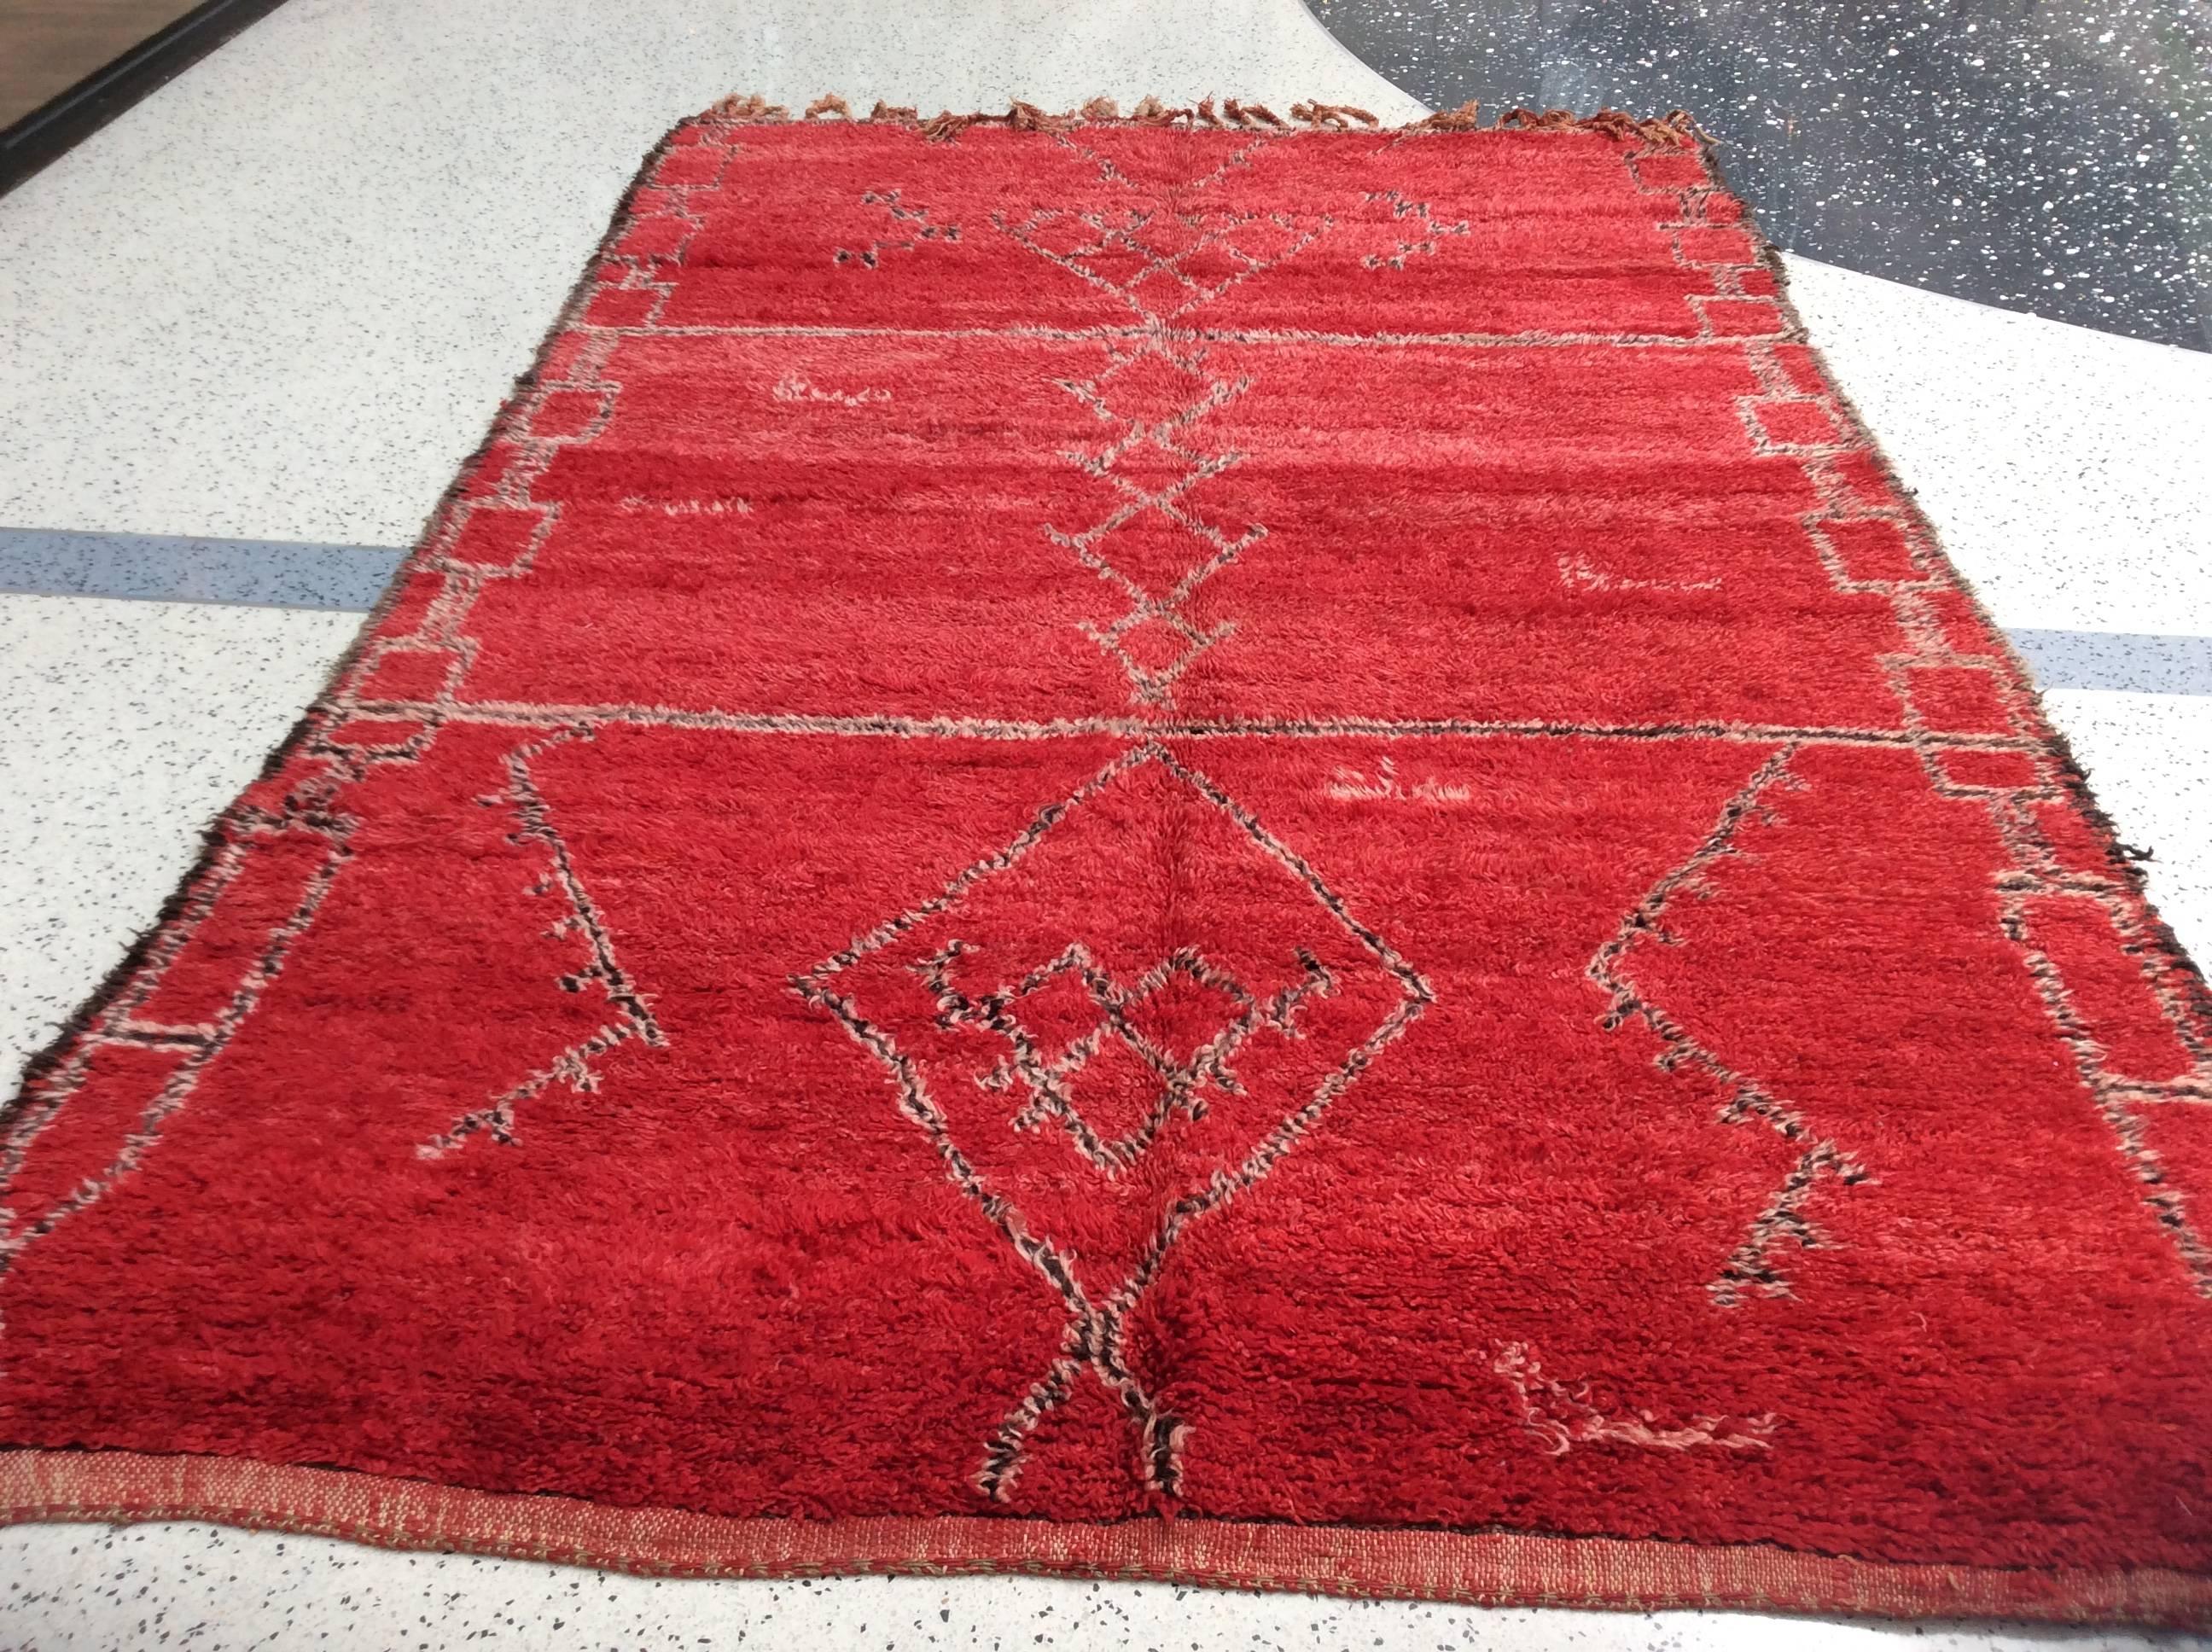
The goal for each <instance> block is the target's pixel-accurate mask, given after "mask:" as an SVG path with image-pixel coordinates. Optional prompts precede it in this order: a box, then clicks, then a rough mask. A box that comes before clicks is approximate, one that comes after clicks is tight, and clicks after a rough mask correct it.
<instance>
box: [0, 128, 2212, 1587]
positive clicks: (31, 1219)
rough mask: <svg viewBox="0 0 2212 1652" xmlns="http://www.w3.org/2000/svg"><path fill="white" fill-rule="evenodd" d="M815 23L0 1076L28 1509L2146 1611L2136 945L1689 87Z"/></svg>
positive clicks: (2163, 1529) (674, 1560)
mask: <svg viewBox="0 0 2212 1652" xmlns="http://www.w3.org/2000/svg"><path fill="white" fill-rule="evenodd" d="M824 108H825V112H827V114H828V116H829V118H825V119H820V120H807V121H799V120H786V119H783V118H781V112H780V111H771V110H768V109H765V108H763V107H762V106H757V105H756V104H751V103H747V104H742V105H734V106H726V107H725V108H723V109H721V110H718V111H716V112H713V113H711V114H709V115H708V116H706V117H704V118H701V119H698V120H696V121H692V122H690V123H688V124H686V125H684V126H683V127H682V128H680V129H679V130H678V131H676V132H675V133H674V134H673V135H672V136H671V137H670V138H669V139H668V140H667V142H666V143H665V145H664V146H663V147H662V149H660V150H659V152H658V153H657V154H656V155H654V156H653V159H652V161H650V163H649V164H648V165H647V168H646V170H645V172H644V173H643V174H642V176H641V179H640V181H639V183H638V185H637V186H636V188H635V191H633V192H632V194H631V195H630V197H629V200H628V201H627V203H625V204H624V206H623V210H622V213H621V216H620V219H619V221H618V222H617V224H616V226H615V228H614V229H613V230H612V232H611V234H610V235H609V236H608V238H607V240H606V242H605V248H604V250H603V252H602V253H601V254H600V255H599V258H598V260H597V261H596V263H595V264H593V265H592V269H591V270H590V271H589V272H588V275H587V276H586V280H585V282H584V283H583V285H582V286H581V287H580V289H579V291H578V294H577V295H576V298H575V300H574V302H573V303H572V305H571V306H570V307H569V309H568V313H567V314H566V315H565V317H564V318H563V319H562V323H561V325H559V327H558V328H557V329H556V331H555V332H554V333H553V335H552V337H551V338H550V341H549V342H548V343H547V344H546V346H545V348H544V353H543V355H542V356H541V357H540V359H539V361H538V365H537V367H536V369H535V371H534V373H533V374H532V376H531V377H530V379H529V380H526V381H525V383H524V385H523V386H522V387H521V389H520V391H519V392H518V393H517V395H516V397H515V398H514V399H513V402H512V403H511V404H509V405H508V407H507V410H506V411H505V412H504V413H503V414H502V415H501V417H500V420H499V422H498V425H497V427H496V428H495V432H494V434H493V435H492V437H491V438H490V440H489V441H488V443H487V444H486V445H485V446H484V447H483V450H482V452H480V453H479V454H478V456H477V458H476V459H474V460H472V461H471V464H470V465H469V466H468V467H467V470H466V471H465V474H464V475H463V477H461V479H460V481H459V483H457V485H456V486H455V488H454V489H453V493H452V495H451V496H450V497H449V498H448V500H447V501H446V503H445V505H444V506H443V507H442V508H441V511H440V513H439V514H438V516H437V518H436V519H435V522H434V523H433V524H432V525H431V527H430V529H429V531H428V533H427V535H426V537H425V538H424V540H423V542H422V547H421V549H420V550H419V551H418V552H417V553H416V556H415V557H414V559H413V561H412V562H410V564H409V566H408V568H407V570H406V572H405V574H404V577H403V579H402V580H401V582H400V584H399V586H398V588H397V590H396V591H395V592H394V594H393V595H392V598H391V599H390V600H389V601H388V603H387V604H386V606H385V608H384V609H383V610H382V611H381V612H380V613H379V615H378V616H376V619H375V621H374V623H373V625H372V627H371V628H370V630H369V633H368V635H367V637H366V639H365V641H363V643H362V646H361V647H360V648H359V649H358V650H357V652H356V654H355V655H354V656H353V658H352V659H350V660H349V663H348V664H347V665H346V666H345V668H344V669H343V672H342V673H341V675H340V676H339V677H338V678H337V681H336V683H335V684H334V686H333V687H332V689H331V692H330V694H329V695H328V697H327V698H326V699H325V701H324V702H323V703H322V704H321V705H320V706H319V708H317V710H316V711H315V712H314V713H313V715H312V716H311V717H310V719H309V720H307V723H306V724H305V725H303V726H302V730H301V733H300V734H299V736H298V737H297V738H295V740H294V741H293V743H292V744H290V745H289V747H288V748H287V750H285V751H284V752H283V754H282V755H281V756H280V757H279V758H278V759H276V760H275V761H273V762H272V763H271V764H270V768H269V769H268V770H267V773H266V774H265V776H264V778H263V779H262V780H260V781H258V783H257V784H256V785H254V786H253V787H252V789H251V790H250V791H248V792H247V793H246V796H245V797H244V798H242V799H240V802H239V803H238V805H237V806H236V807H235V808H234V810H233V811H231V813H230V814H229V815H228V817H227V818H226V819H225V820H224V822H223V823H222V826H221V827H220V829H218V830H217V832H216V834H215V835H214V838H213V840H212V842H211V845H210V849H209V851H208V853H207V856H206V859H205V860H204V863H203V864H202V865H201V866H200V867H199V869H198V870H197V872H195V873H194V874H193V876H192V878H191V880H190V882H189V883H188V884H187V885H186V886H185V889H184V890H182V891H181V892H180V893H179V896H177V899H176V901H175V902H174V904H173V907H172V908H171V909H170V910H169V912H168V913H167V914H166V915H165V917H164V918H163V920H162V921H161V926H160V927H159V928H158V929H157V930H156V931H155V932H154V933H153V934H152V935H151V936H150V937H149V939H148V940H147V942H146V943H145V944H143V946H142V947H141V949H140V950H139V951H138V953H137V955H136V957H134V958H133V959H132V961H131V963H130V964H129V965H128V966H127V967H126V968H125V969H124V970H123V971H122V972H120V973H119V974H118V976H117V978H116V979H115V981H113V983H112V985H111V987H109V988H108V990H107V991H106V993H104V994H103V995H102V996H101V997H100V999H99V1000H98V1001H97V1002H96V1003H95V1004H94V1005H93V1006H92V1007H91V1008H90V1009H89V1010H88V1011H87V1012H86V1013H85V1015H84V1016H83V1017H82V1018H81V1019H80V1021H79V1023H77V1024H76V1026H75V1027H73V1028H72V1029H70V1033H69V1035H68V1036H67V1037H66V1038H65V1039H64V1042H62V1043H61V1045H60V1046H59V1047H58V1048H57V1049H56V1050H55V1051H54V1052H53V1053H52V1054H51V1055H50V1056H48V1057H47V1058H46V1060H44V1061H43V1062H42V1063H41V1064H40V1066H39V1068H38V1070H37V1071H36V1072H34V1074H33V1078H32V1081H31V1083H30V1084H29V1085H28V1087H27V1090H26V1091H25V1093H24V1096H23V1097H22V1098H21V1101H20V1102H17V1103H16V1105H15V1108H14V1109H13V1111H12V1114H11V1115H10V1117H9V1134H8V1136H7V1145H6V1157H5V1160H4V1163H0V1170H4V1174H5V1176H6V1194H5V1200H4V1203H5V1206H6V1210H5V1226H4V1241H3V1242H0V1266H3V1267H4V1278H0V1443H5V1444H6V1445H8V1446H9V1447H11V1448H14V1449H12V1450H10V1451H9V1453H7V1454H6V1455H4V1456H0V1504H5V1505H6V1507H7V1509H8V1510H9V1513H11V1514H12V1515H13V1516H14V1517H15V1518H17V1519H51V1518H57V1517H59V1518H69V1519H97V1520H118V1519H132V1518H143V1517H150V1516H170V1515H195V1516H207V1517H212V1518H216V1519H221V1520H227V1521H236V1522H240V1523H244V1524H247V1525H258V1526H272V1527H279V1528H282V1529H287V1530H298V1531H313V1532H325V1533H337V1534H343V1535H346V1536H351V1537H357V1538H364V1539H368V1540H374V1541H379V1542H387V1543H396V1544H405V1545H411V1546H453V1547H458V1548H462V1549H472V1550H481V1551H485V1552H499V1553H520V1554H528V1555H538V1556H548V1557H552V1558H561V1559H571V1560H580V1561H588V1562H591V1563H592V1564H603V1565H614V1566H624V1567H633V1568H636V1569H639V1570H666V1571H675V1572H685V1573H714V1574H748V1573H754V1574H757V1573H781V1572H794V1571H836V1570H871V1569H876V1570H882V1569H890V1570H968V1569H977V1568H1026V1569H1033V1570H1060V1571H1071V1572H1080V1573H1088V1574H1095V1575H1111V1576H1154V1577H1172V1578H1182V1579H1189V1580H1195V1581H1200V1582H1221V1583H1241V1584H1260V1585H1273V1586H1283V1587H1297V1588H1319V1589H1332V1590H1341V1591H1346V1592H1352V1593H1367V1594H1407V1595H1419V1596H1425V1597H1438V1598H1454V1599H1463V1600H1518V1601H1555V1602H1578V1603H1588V1602H1599V1603H1613V1604H1627V1603H1635V1604H1638V1605H1645V1606H1650V1605H1662V1604H1682V1603H1707V1604H1711V1603H1718V1604H1729V1605H1760V1606H1778V1607H1793V1608H1806V1609H1820V1610H1842V1611H1857V1612H1869V1613H1893V1614H1912V1613H1928V1614H1958V1613H1967V1614H1993V1615H2026V1616H2035V1617H2051V1618H2075V1619H2135V1620H2142V1621H2146V1622H2160V1621H2172V1622H2188V1621H2197V1622H2203V1621H2207V1620H2208V1619H2212V1576H2208V1574H2212V1248H2208V1242H2207V1235H2208V1233H2212V1225H2208V1224H2212V1105H2208V1103H2212V1079H2209V1078H2208V1070H2209V1069H2208V1059H2207V1052H2208V1042H2207V1040H2208V1017H2207V1014H2206V1001H2205V998H2204V994H2203V987H2202V982H2201V981H2200V980H2199V979H2198V978H2197V976H2196V975H2194V974H2193V972H2192V971H2191V969H2190V968H2189V966H2188V965H2187V963H2186V962H2185V960H2184V959H2182V958H2181V957H2179V954H2178V953H2177V952H2176V951H2174V949H2173V947H2172V944H2171V942H2170V940H2169V939H2168V938H2167V937H2166V933H2165V932H2164V931H2163V930H2162V929H2161V928H2160V926H2159V925H2158V923H2157V922H2156V920H2155V919H2154V917H2153V916H2152V914H2150V913H2149V912H2148V910H2147V908H2145V905H2144V903H2143V901H2142V897H2141V895H2140V893H2139V889H2138V880H2137V879H2136V877H2135V875H2134V873H2133V871H2132V868H2131V866H2130V864H2129V862H2128V861H2127V859H2126V858H2125V856H2124V853H2123V852H2122V851H2120V850H2119V849H2118V847H2116V846H2115V844H2114V843H2113V841H2112V837H2111V835H2110V834H2109V832H2108V831H2107V829H2106V827H2105V826H2104V825H2103V823H2101V821H2100V819H2099V817H2097V816H2096V815H2095V814H2094V813H2093V811H2092V810H2091V808H2090V806H2089V805H2088V802H2087V798H2086V797H2085V795H2084V793H2083V792H2082V790H2081V785H2080V782H2079V778H2078V775H2077V774H2075V771H2074V770H2073V769H2072V768H2071V767H2070V766H2069V762H2068V761H2067V759H2066V756H2065V755H2064V753H2063V750H2060V749H2059V748H2058V746H2057V744H2056V743H2055V742H2054V740H2053V738H2052V737H2051V732H2050V731H2049V729H2048V727H2047V726H2045V723H2044V721H2043V720H2042V718H2041V716H2040V714H2039V712H2038V710H2037V708H2036V707H2035V704H2034V702H2033V699H2032V697H2031V695H2030V694H2029V692H2028V689H2027V685H2026V683H2025V682H2024V679H2023V677H2022V675H2021V671H2020V669H2019V667H2018V666H2017V665H2016V664H2015V662H2014V661H2013V659H2011V657H2010V656H2009V655H2008V653H2006V651H2005V648H2004V647H2003V644H2002V641H2000V640H1999V638H1998V637H1997V635H1996V634H1995V633H1994V632H1992V630H1991V629H1990V626H1989V624H1988V623H1987V622H1986V621H1985V620H1984V617H1983V616H1981V614H1980V613H1979V612H1978V610H1977V609H1976V607H1975V605H1974V604H1973V602H1972V599H1971V598H1969V597H1968V595H1967V594H1966V592H1965V591H1964V590H1963V589H1962V588H1961V586H1960V583H1959V581H1958V580H1957V578H1956V576H1955V575H1954V574H1953V573H1952V572H1951V570H1950V569H1949V568H1948V566H1946V564H1945V563H1944V562H1943V560H1942V556H1941V555H1940V554H1939V553H1938V552H1937V550H1936V548H1935V546H1934V545H1933V544H1931V543H1930V542H1929V537H1928V533H1927V531H1926V528H1925V526H1924V525H1923V523H1922V521H1921V520H1920V519H1919V517H1918V516H1917V514H1916V513H1914V511H1913V509H1912V507H1911V505H1910V503H1909V502H1908V501H1907V500H1906V498H1905V495H1903V494H1901V493H1900V491H1899V489H1898V487H1897V484H1895V483H1893V481H1892V480H1891V479H1890V478H1889V477H1888V476H1887V473H1886V471H1885V470H1884V468H1883V465H1882V464H1881V460H1880V459H1879V458H1878V457H1877V456H1876V454H1875V452H1874V450H1873V448H1872V446H1871V445H1870V444H1869V440H1868V438H1867V436H1866V434H1865V433H1864V432H1863V430H1862V429H1861V428H1859V427H1858V425H1857V422H1856V421H1855V418H1854V416H1853V415H1852V413H1851V410H1850V408H1849V407H1848V406H1846V405H1845V404H1844V402H1843V400H1842V399H1841V398H1840V397H1839V396H1838V394H1837V392H1836V391H1835V389H1834V387H1833V386H1832V384H1831V383H1830V381H1829V380H1828V379H1827V378H1826V375H1825V374H1824V373H1823V371H1822V368H1821V366H1820V362H1819V361H1818V359H1817V358H1816V357H1815V356H1814V354H1813V353H1812V351H1811V349H1809V348H1808V345H1807V344H1806V343H1805V342H1804V340H1803V337H1802V332H1801V331H1800V330H1799V327H1798V325H1797V324H1796V320H1795V319H1794V318H1793V316H1792V315H1791V313H1790V310H1789V309H1788V307H1786V305H1785V304H1784V302H1783V301H1782V299H1781V297H1780V295H1778V292H1777V290H1776V282H1775V275H1774V266H1773V264H1772V261H1771V258H1768V257H1767V255H1766V254H1765V251H1764V250H1763V249H1762V248H1761V247H1760V246H1759V243H1758V242H1757V241H1756V240H1754V239H1753V235H1752V234H1751V233H1750V232H1749V231H1748V229H1747V228H1746V227H1745V225H1744V223H1743V222H1742V220H1741V212H1740V210H1739V208H1738V206H1737V204H1736V203H1735V201H1734V200H1733V199H1731V198H1730V197H1729V196H1728V195H1727V194H1726V193H1725V192H1724V191H1722V190H1721V189H1720V188H1719V187H1718V186H1717V185H1716V183H1715V182H1714V179H1713V177H1712V175H1711V173H1710V172H1709V170H1708V167H1707V163H1706V161H1705V159H1703V158H1702V156H1701V155H1700V153H1699V149H1698V148H1697V146H1696V145H1695V143H1693V142H1692V137H1691V129H1690V128H1689V127H1688V126H1687V124H1686V122H1677V123H1672V124H1669V123H1644V124H1641V125H1639V124H1636V123H1632V122H1629V121H1627V120H1626V119H1623V118H1612V117H1608V118H1601V119H1598V120H1595V121H1589V122H1583V123H1580V124H1572V123H1568V122H1565V121H1563V120H1546V119H1538V120H1531V121H1528V122H1526V123H1525V125H1524V127H1523V129H1518V130H1506V129H1487V130H1474V129H1473V122H1472V120H1471V118H1465V117H1446V118H1443V119H1442V120H1439V121H1435V122H1432V123H1430V124H1429V125H1426V126H1425V127H1424V128H1419V129H1413V130H1409V131H1372V130H1370V129H1369V127H1368V125H1366V124H1365V123H1364V120H1363V118H1361V117H1359V116H1358V115H1357V114H1356V113H1354V112H1347V111H1339V110H1329V109H1315V108H1313V107H1310V106H1307V107H1303V108H1301V109H1300V110H1298V111H1297V117H1298V118H1299V119H1301V120H1302V121H1304V122H1305V123H1306V127H1305V129H1287V128H1286V127H1285V124H1284V123H1282V122H1280V121H1278V120H1277V119H1276V118H1275V117H1274V115H1273V112H1265V111H1258V110H1254V109H1250V108H1243V109H1239V108H1237V107H1235V106H1225V107H1224V108H1222V109H1219V110H1216V109H1214V108H1212V107H1210V106H1209V107H1206V108H1205V109H1202V110H1200V111H1198V112H1167V111H1159V110H1158V109H1157V108H1156V107H1153V106H1146V108H1145V109H1144V110H1143V111H1142V112H1141V113H1142V116H1143V117H1144V118H1140V119H1138V120H1134V121H1111V120H1108V119H1106V118H1103V116H1104V114H1105V111H1103V110H1102V109H1097V108H1094V109H1093V110H1092V111H1090V112H1089V113H1090V114H1091V116H1092V117H1093V118H1091V119H1089V120H1086V121H1083V122H1080V123H1077V122H1072V121H1055V120H1049V119H1046V118H1042V117H1040V116H1038V115H1037V113H1036V112H1035V111H1032V110H1027V109H1024V108H1022V107H1019V106H1018V108H1017V110H1016V112H1015V113H1014V115H1013V116H1012V117H1009V118H1000V119H999V120H997V121H994V122H977V121H973V120H956V119H950V118H947V119H944V120H939V121H936V122H931V123H927V124H922V123H917V122H915V120H914V119H913V118H911V117H910V116H906V115H902V112H897V111H879V112H878V118H876V119H874V120H871V121H865V122H860V121H850V120H848V119H845V118H842V115H841V112H839V111H838V110H837V109H836V108H835V107H834V106H826V105H825V106H824Z"/></svg>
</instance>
